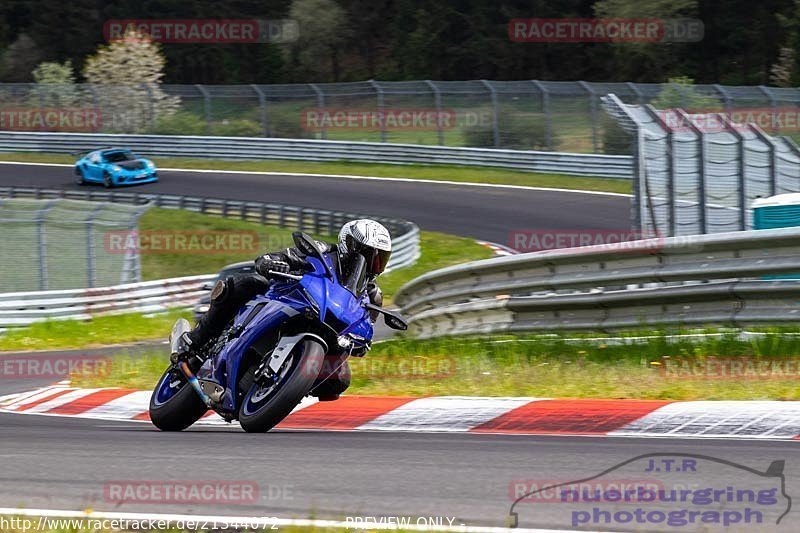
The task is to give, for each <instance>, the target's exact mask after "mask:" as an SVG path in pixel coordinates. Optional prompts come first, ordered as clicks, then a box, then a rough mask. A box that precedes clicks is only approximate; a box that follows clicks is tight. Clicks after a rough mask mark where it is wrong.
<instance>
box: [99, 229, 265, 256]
mask: <svg viewBox="0 0 800 533" xmlns="http://www.w3.org/2000/svg"><path fill="white" fill-rule="evenodd" d="M103 248H104V249H105V251H106V252H107V253H109V254H126V253H140V254H203V255H206V254H231V253H237V254H238V253H246V254H253V255H255V254H257V253H259V250H261V249H262V248H261V247H260V246H259V238H258V233H256V232H255V231H238V230H237V231H204V230H198V231H193V230H185V231H173V230H152V231H147V230H113V231H107V232H105V234H104V235H103Z"/></svg>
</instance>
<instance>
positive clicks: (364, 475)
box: [0, 414, 800, 531]
mask: <svg viewBox="0 0 800 533" xmlns="http://www.w3.org/2000/svg"><path fill="white" fill-rule="evenodd" d="M0 427H2V432H0V445H1V446H0V462H1V463H2V469H1V470H0V501H1V502H3V504H4V505H5V506H6V507H17V506H22V507H27V508H51V509H52V508H56V509H84V508H92V509H96V510H106V511H109V510H115V511H139V512H153V513H167V512H177V513H194V514H227V515H248V516H279V517H282V518H291V517H299V518H305V517H308V516H309V515H313V516H315V517H317V518H331V519H343V518H344V517H347V516H415V517H417V516H435V517H455V519H456V521H455V523H456V524H467V525H494V526H502V525H505V524H506V520H507V517H508V516H509V509H510V506H511V503H512V502H513V494H514V493H513V487H514V486H516V485H515V484H517V483H519V482H523V483H529V484H530V483H532V482H533V480H540V482H541V481H543V480H563V479H581V478H582V477H585V476H589V475H594V474H597V473H599V472H601V471H603V470H605V469H607V468H609V467H610V466H612V465H614V464H615V463H619V462H622V461H625V460H626V459H629V458H631V457H634V456H637V455H640V454H645V453H654V452H661V453H693V454H704V455H709V456H715V457H719V458H723V459H726V460H729V461H734V462H737V463H741V464H743V465H747V466H749V467H752V468H754V469H758V470H764V469H766V468H767V466H769V463H770V462H772V461H774V460H785V461H786V464H787V469H786V470H787V472H786V473H787V487H786V491H787V493H788V494H789V495H790V496H791V495H792V494H800V481H798V478H797V476H796V475H794V476H793V475H792V474H793V473H794V474H796V473H797V465H798V460H800V449H799V448H798V446H797V445H796V444H792V443H787V442H773V443H754V442H730V441H677V440H670V441H666V440H653V439H650V440H646V439H611V438H566V437H563V438H562V437H554V438H536V437H523V436H499V435H497V436H495V435H474V434H472V435H453V434H419V433H418V434H386V433H350V432H314V431H277V432H272V433H269V434H265V435H249V434H245V433H242V432H241V430H237V429H234V428H230V429H227V428H221V429H216V428H205V429H201V430H194V431H188V432H184V433H178V434H169V433H160V432H158V431H156V430H154V429H153V428H152V427H150V426H149V424H145V423H139V424H136V423H120V422H107V421H101V420H80V419H64V418H53V417H43V416H33V415H13V414H3V415H0ZM641 476H642V477H644V476H645V474H641ZM741 478H742V475H741V474H738V478H737V474H735V473H733V474H732V473H731V472H727V473H726V472H723V471H722V470H720V471H713V472H705V473H704V474H703V477H702V478H697V477H696V478H692V479H687V484H694V485H695V486H696V485H697V484H698V483H706V484H710V485H712V486H719V487H722V488H724V487H725V486H726V485H728V484H732V483H736V482H737V479H738V482H739V483H740V484H741V483H742V481H741ZM134 480H149V481H153V480H161V481H165V482H166V481H188V480H228V481H234V482H236V481H238V482H241V483H252V484H254V485H256V486H258V497H257V498H254V499H252V500H248V501H245V502H241V503H234V504H230V503H228V504H203V505H193V504H185V503H184V504H175V503H157V504H154V503H152V502H148V503H141V502H140V503H123V504H119V503H116V502H115V501H114V500H113V497H109V494H110V493H109V487H111V486H115V485H116V486H119V484H120V483H121V482H130V481H134ZM750 482H751V483H755V481H750ZM627 505H629V504H627ZM535 507H536V512H533V510H532V509H529V508H525V507H524V504H523V507H522V508H521V509H519V511H520V523H519V525H520V526H521V527H552V528H564V527H569V526H570V525H571V524H570V523H569V520H570V518H569V517H570V514H569V509H568V508H569V506H568V505H545V506H542V505H536V506H535ZM796 520H797V519H796V518H794V516H793V515H789V520H788V521H787V522H784V525H788V524H791V523H792V522H793V523H794V524H795V526H797V525H798V522H797V521H796ZM765 525H766V524H765ZM625 529H627V528H625ZM692 529H693V528H690V529H689V530H692ZM712 529H713V528H712ZM788 530H791V526H789V529H788ZM794 530H795V531H796V530H797V529H794Z"/></svg>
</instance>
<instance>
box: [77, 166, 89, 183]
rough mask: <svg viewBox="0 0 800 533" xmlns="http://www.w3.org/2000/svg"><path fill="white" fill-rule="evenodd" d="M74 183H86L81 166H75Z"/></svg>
mask: <svg viewBox="0 0 800 533" xmlns="http://www.w3.org/2000/svg"><path fill="white" fill-rule="evenodd" d="M75 183H77V184H78V185H86V176H84V175H83V169H81V167H75Z"/></svg>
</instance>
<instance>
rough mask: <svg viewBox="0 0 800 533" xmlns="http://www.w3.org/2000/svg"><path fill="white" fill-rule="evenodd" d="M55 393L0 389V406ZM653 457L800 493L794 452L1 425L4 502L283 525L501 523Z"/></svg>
mask: <svg viewBox="0 0 800 533" xmlns="http://www.w3.org/2000/svg"><path fill="white" fill-rule="evenodd" d="M0 184H2V185H17V186H28V187H31V186H33V187H49V188H67V189H71V188H76V187H77V186H76V185H74V184H73V183H72V179H71V175H70V169H68V168H64V167H48V166H23V165H5V164H3V165H0ZM138 190H140V191H142V192H145V191H147V192H151V191H152V192H163V193H170V194H187V195H194V196H209V197H226V198H231V199H246V200H261V201H269V202H276V203H286V204H293V205H301V206H307V207H319V208H327V209H337V210H347V211H358V212H364V213H375V214H382V215H388V216H397V217H403V218H408V219H410V220H414V221H415V222H417V223H418V224H420V226H421V227H422V228H424V229H429V230H436V231H444V232H448V233H453V234H459V235H464V236H470V237H474V238H479V239H484V240H489V241H493V242H499V243H504V244H505V243H507V240H508V235H509V233H510V232H511V231H513V230H517V229H539V230H542V229H581V228H585V229H608V230H618V229H620V228H624V227H625V226H626V224H627V219H628V213H629V200H628V199H627V198H624V197H614V196H595V195H585V194H577V193H563V192H548V191H531V190H517V189H494V188H493V189H486V188H474V187H466V186H451V185H436V184H422V183H398V182H381V181H356V180H347V179H336V178H319V177H310V176H300V177H276V176H263V175H243V174H219V173H217V174H215V173H192V172H164V173H163V179H162V182H161V183H158V184H155V185H151V186H146V187H140V188H138ZM45 384H46V383H45V382H41V383H40V382H35V381H29V380H17V381H12V380H0V396H2V395H4V394H10V393H13V392H21V391H25V390H31V389H32V388H34V387H36V386H41V385H45ZM655 452H661V453H694V454H704V455H708V456H714V457H719V458H722V459H726V460H729V461H734V462H737V463H741V464H743V465H747V466H749V467H752V468H753V469H756V470H762V471H763V470H765V469H766V468H767V466H768V465H769V464H770V463H771V462H772V461H781V460H782V461H785V462H786V463H785V464H786V468H785V473H786V492H787V493H788V494H789V495H792V494H800V466H798V464H799V463H800V461H799V460H800V457H798V453H800V450H799V449H798V446H797V445H796V443H791V442H767V441H763V442H755V441H722V440H702V441H701V440H684V439H670V440H657V439H622V438H588V437H587V438H581V437H550V438H542V437H530V436H514V435H478V434H442V433H438V434H431V433H427V434H425V433H414V434H410V433H406V434H390V433H379V432H378V433H365V432H357V433H356V432H316V431H276V432H272V433H269V434H266V435H249V434H245V433H243V432H241V430H239V429H238V428H236V427H230V428H217V427H205V428H198V429H194V430H190V431H187V432H184V433H178V434H168V433H161V432H158V431H156V430H155V429H154V428H153V427H152V426H150V425H149V424H147V423H135V422H109V421H102V420H82V419H66V418H56V417H47V416H32V415H15V414H0V504H1V505H2V506H5V507H27V508H50V509H85V508H89V507H90V508H93V509H96V510H115V511H144V512H153V513H167V512H181V513H203V514H215V513H219V514H224V515H249V516H279V517H285V518H286V517H298V518H304V517H309V516H315V517H318V518H334V519H344V518H345V517H347V516H361V517H366V516H368V517H376V518H377V517H379V516H395V517H398V516H399V517H402V516H414V517H417V516H430V517H450V518H454V519H455V524H467V525H494V526H502V525H505V524H506V523H507V519H508V516H509V509H510V506H511V504H512V502H513V499H514V492H513V490H514V488H513V487H514V486H516V484H518V483H519V482H523V483H531V482H532V481H533V480H538V481H539V482H542V481H548V480H549V482H552V481H554V480H564V479H580V478H581V477H583V476H586V475H593V474H596V473H598V472H601V471H603V470H605V469H607V468H609V467H610V466H613V465H614V464H616V463H619V462H621V461H624V460H626V459H629V458H631V457H634V456H637V455H640V454H644V453H655ZM642 476H643V475H642ZM642 476H639V477H642ZM741 478H742V475H741V474H738V477H737V474H731V473H730V472H725V471H722V470H720V471H714V472H704V473H703V476H702V479H701V480H698V479H697V478H695V479H687V485H691V484H694V485H695V486H696V485H697V484H698V481H701V482H702V483H709V482H712V481H713V482H714V484H716V485H717V486H721V487H723V488H724V486H725V485H726V484H732V483H734V482H735V481H737V480H739V481H740V480H741ZM748 479H749V478H748ZM136 480H142V481H144V480H150V481H159V480H160V481H165V482H166V481H189V480H229V481H240V482H252V483H254V484H256V485H257V486H258V487H259V492H258V497H257V498H255V499H254V500H253V501H248V502H239V503H237V504H223V503H217V504H203V505H198V504H187V503H158V504H154V503H121V504H120V503H116V502H114V501H110V500H109V498H108V497H107V491H108V487H109V486H113V485H114V484H119V483H120V482H124V481H127V482H130V481H136ZM534 508H535V512H533V511H532V509H534ZM520 511H521V512H520V522H519V526H520V527H552V528H566V527H570V526H571V525H572V524H571V522H570V519H571V515H570V513H569V506H565V505H545V506H542V505H535V506H534V507H531V508H523V509H520ZM795 515H796V513H790V514H789V515H788V517H787V519H785V520H784V522H782V524H781V528H782V529H786V530H797V525H798V524H797V519H796V518H795ZM445 523H446V522H445ZM793 525H794V527H793ZM595 526H596V528H598V529H633V526H631V527H616V528H615V527H609V526H608V525H602V524H595ZM708 527H709V529H712V530H713V529H717V528H715V527H713V525H709V526H708ZM769 527H771V526H770V525H769V524H767V523H765V524H761V527H758V528H757V529H758V530H763V529H767V528H769ZM596 528H593V529H596ZM649 529H654V528H649ZM666 529H671V530H674V528H666ZM694 529H695V528H692V527H689V528H687V530H694Z"/></svg>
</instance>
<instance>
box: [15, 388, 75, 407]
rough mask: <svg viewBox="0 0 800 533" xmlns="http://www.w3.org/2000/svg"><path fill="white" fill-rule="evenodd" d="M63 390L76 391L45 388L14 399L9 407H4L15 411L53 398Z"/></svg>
mask: <svg viewBox="0 0 800 533" xmlns="http://www.w3.org/2000/svg"><path fill="white" fill-rule="evenodd" d="M62 390H74V389H69V388H66V387H47V388H44V389H38V390H35V391H33V392H31V393H27V394H20V395H18V396H17V397H16V398H15V399H14V401H13V402H11V403H10V404H8V405H4V406H3V409H10V410H15V409H17V408H18V407H20V406H21V405H25V404H28V403H31V402H35V401H37V400H39V399H41V398H46V397H48V396H52V395H53V394H56V393H57V392H59V391H62Z"/></svg>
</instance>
